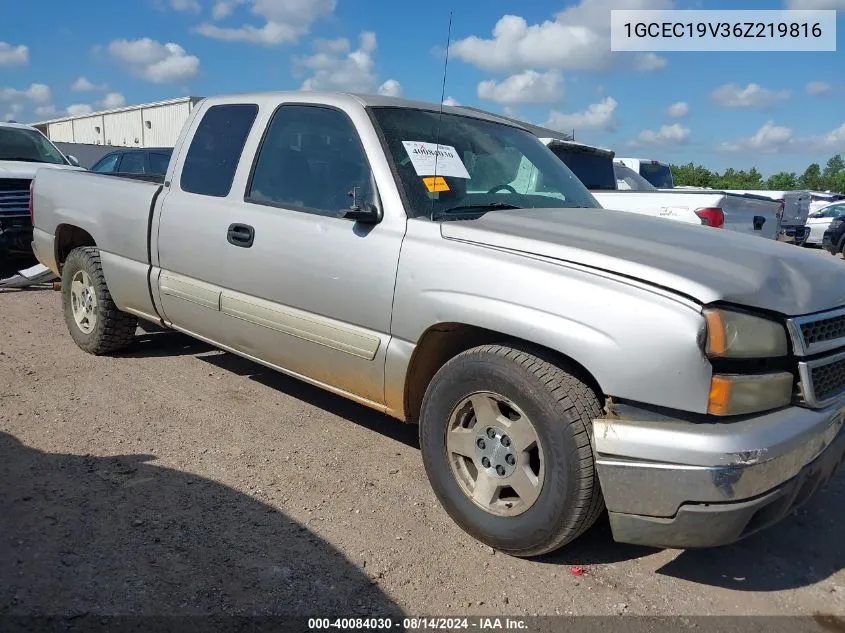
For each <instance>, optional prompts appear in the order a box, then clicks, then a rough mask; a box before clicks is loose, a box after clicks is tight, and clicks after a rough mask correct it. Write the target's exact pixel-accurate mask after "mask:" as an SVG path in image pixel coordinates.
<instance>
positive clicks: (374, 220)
mask: <svg viewBox="0 0 845 633" xmlns="http://www.w3.org/2000/svg"><path fill="white" fill-rule="evenodd" d="M358 189H359V187H352V191H350V192H349V193H348V194H347V195H348V196H349V197H350V198H351V199H352V204H350V205H349V208H348V209H346V211H345V212H344V214H343V217H344V218H346V219H348V220H355V221H356V222H361V223H363V224H378V223H379V222H381V221H382V218H383V217H384V213H383V212H382V210H381V207H379V206H377V205H375V204H373V203H372V202H367V201H363V202H360V201H359V199H358Z"/></svg>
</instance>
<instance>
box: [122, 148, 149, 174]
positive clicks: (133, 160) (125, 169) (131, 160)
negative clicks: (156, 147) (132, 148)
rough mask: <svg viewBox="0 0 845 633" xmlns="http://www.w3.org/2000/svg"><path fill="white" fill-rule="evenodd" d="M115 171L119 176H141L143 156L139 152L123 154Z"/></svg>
mask: <svg viewBox="0 0 845 633" xmlns="http://www.w3.org/2000/svg"><path fill="white" fill-rule="evenodd" d="M117 171H118V172H120V173H121V174H143V173H144V155H143V154H142V153H141V152H128V153H126V154H124V155H123V158H122V159H121V160H120V167H119V168H118V169H117Z"/></svg>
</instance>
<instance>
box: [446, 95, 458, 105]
mask: <svg viewBox="0 0 845 633" xmlns="http://www.w3.org/2000/svg"><path fill="white" fill-rule="evenodd" d="M443 105H447V106H459V105H461V104H460V103H458V101H457V100H456V99H455V98H454V97H446V98H445V99H443Z"/></svg>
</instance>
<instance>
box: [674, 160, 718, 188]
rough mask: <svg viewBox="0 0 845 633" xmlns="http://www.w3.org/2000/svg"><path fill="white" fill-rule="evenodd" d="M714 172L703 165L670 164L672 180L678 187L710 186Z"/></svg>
mask: <svg viewBox="0 0 845 633" xmlns="http://www.w3.org/2000/svg"><path fill="white" fill-rule="evenodd" d="M714 179H715V174H714V173H713V172H712V171H710V170H709V169H707V168H706V167H704V166H703V165H694V164H693V163H687V164H686V165H672V180H674V181H675V186H676V187H678V186H680V187H712V186H713V181H714Z"/></svg>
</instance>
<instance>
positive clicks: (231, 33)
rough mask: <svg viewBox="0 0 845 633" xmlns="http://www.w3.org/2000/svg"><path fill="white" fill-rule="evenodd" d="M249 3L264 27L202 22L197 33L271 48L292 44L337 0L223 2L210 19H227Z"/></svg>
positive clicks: (214, 10) (333, 8)
mask: <svg viewBox="0 0 845 633" xmlns="http://www.w3.org/2000/svg"><path fill="white" fill-rule="evenodd" d="M247 1H248V2H250V3H251V4H252V9H251V12H252V13H253V14H255V15H257V16H258V17H259V18H261V19H262V21H263V24H261V25H260V26H256V25H254V24H243V25H241V26H239V27H222V26H216V25H214V24H208V23H207V22H206V23H203V24H200V25H199V26H198V27H197V28H196V32H197V33H199V34H200V35H205V36H206V37H211V38H214V39H218V40H225V41H229V42H250V43H252V44H264V45H266V46H274V45H278V44H295V43H296V42H297V41H299V38H300V37H302V36H303V35H305V34H306V33H308V31H309V29H310V28H311V25H312V24H313V23H314V22H315V21H317V20H318V19H320V18H323V17H326V16H328V15H331V14H332V13H333V12H334V10H335V7H336V6H337V0H239V1H238V0H236V1H234V2H233V1H231V0H230V1H225V0H224V1H222V2H218V3H217V4H215V5H214V8H213V9H212V17H214V18H215V19H218V20H220V19H223V18H226V17H228V16H229V15H230V14H231V13H232V10H233V9H234V5H235V4H241V3H242V2H247Z"/></svg>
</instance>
